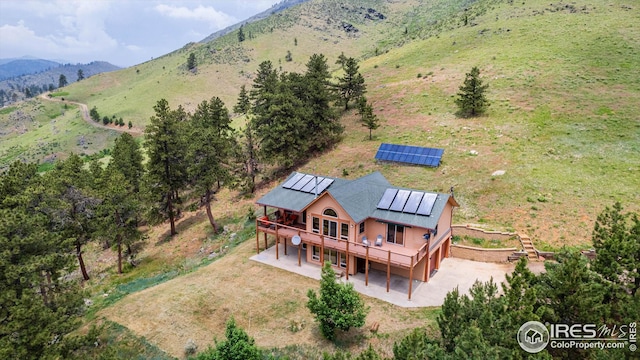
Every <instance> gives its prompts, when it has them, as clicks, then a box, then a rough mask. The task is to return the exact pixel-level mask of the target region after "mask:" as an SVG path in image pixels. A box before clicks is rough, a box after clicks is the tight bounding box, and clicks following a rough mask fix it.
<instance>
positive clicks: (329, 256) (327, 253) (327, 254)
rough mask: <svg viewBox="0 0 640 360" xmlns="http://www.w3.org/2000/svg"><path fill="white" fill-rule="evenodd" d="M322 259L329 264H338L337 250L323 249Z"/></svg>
mask: <svg viewBox="0 0 640 360" xmlns="http://www.w3.org/2000/svg"><path fill="white" fill-rule="evenodd" d="M324 261H329V262H330V263H331V265H333V266H338V252H337V251H335V250H331V249H326V248H325V249H324Z"/></svg>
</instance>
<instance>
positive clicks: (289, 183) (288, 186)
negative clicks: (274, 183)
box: [282, 173, 304, 189]
mask: <svg viewBox="0 0 640 360" xmlns="http://www.w3.org/2000/svg"><path fill="white" fill-rule="evenodd" d="M303 177H304V174H301V173H296V174H295V175H293V176H292V177H291V179H289V180H288V181H287V182H286V183H284V184H283V185H282V187H283V188H285V189H291V187H292V186H293V185H295V184H296V183H297V182H298V181H300V179H302V178H303Z"/></svg>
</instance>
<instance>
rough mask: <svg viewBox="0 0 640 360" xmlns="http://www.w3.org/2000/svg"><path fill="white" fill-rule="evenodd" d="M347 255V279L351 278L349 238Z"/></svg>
mask: <svg viewBox="0 0 640 360" xmlns="http://www.w3.org/2000/svg"><path fill="white" fill-rule="evenodd" d="M345 256H346V257H347V259H346V260H347V271H346V273H347V280H349V240H347V254H346V255H345Z"/></svg>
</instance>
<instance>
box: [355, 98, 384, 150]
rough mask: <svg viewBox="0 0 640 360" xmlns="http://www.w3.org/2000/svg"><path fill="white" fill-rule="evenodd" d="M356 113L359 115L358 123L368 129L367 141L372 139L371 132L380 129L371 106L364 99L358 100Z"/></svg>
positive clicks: (378, 121)
mask: <svg viewBox="0 0 640 360" xmlns="http://www.w3.org/2000/svg"><path fill="white" fill-rule="evenodd" d="M358 113H359V115H360V122H361V123H362V126H364V127H366V128H367V129H369V140H372V139H373V136H372V134H371V132H372V131H373V130H375V129H377V128H379V127H380V120H379V119H378V117H377V116H376V115H375V114H374V113H373V106H371V104H368V103H367V100H366V99H365V97H361V98H360V99H359V100H358Z"/></svg>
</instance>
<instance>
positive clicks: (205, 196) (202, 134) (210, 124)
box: [187, 97, 237, 232]
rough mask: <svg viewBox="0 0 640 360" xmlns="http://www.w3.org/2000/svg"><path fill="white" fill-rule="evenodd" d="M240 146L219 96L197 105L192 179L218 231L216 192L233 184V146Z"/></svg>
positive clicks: (192, 127)
mask: <svg viewBox="0 0 640 360" xmlns="http://www.w3.org/2000/svg"><path fill="white" fill-rule="evenodd" d="M234 148H237V144H236V143H235V138H234V136H233V129H232V128H231V117H230V116H229V112H228V110H227V108H226V107H225V106H224V103H223V102H222V100H220V99H219V98H217V97H215V98H212V99H211V100H210V101H209V102H207V101H206V100H205V101H203V102H202V103H200V104H199V105H198V108H197V109H196V111H195V113H194V114H193V115H192V116H191V121H190V122H189V148H188V158H187V162H188V163H189V168H188V173H189V180H190V181H189V182H190V183H191V184H192V185H193V187H194V189H195V191H196V193H197V194H198V195H200V197H201V199H202V201H201V203H202V204H203V205H204V206H205V208H206V211H207V216H208V218H209V223H210V224H211V226H212V227H213V230H214V232H217V230H218V229H217V225H216V222H215V220H214V218H213V213H212V212H211V201H212V200H213V196H214V194H215V193H216V192H218V190H220V188H221V187H222V186H228V187H230V186H232V185H233V183H234V181H233V149H234Z"/></svg>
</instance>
